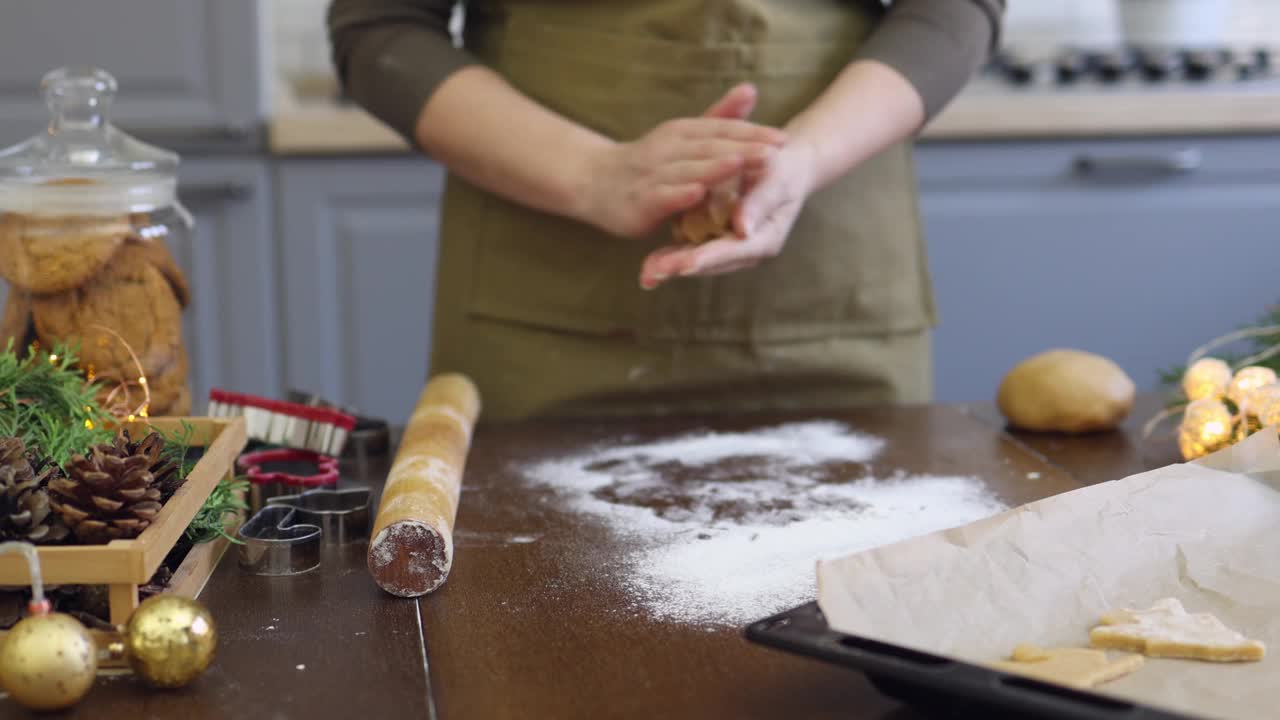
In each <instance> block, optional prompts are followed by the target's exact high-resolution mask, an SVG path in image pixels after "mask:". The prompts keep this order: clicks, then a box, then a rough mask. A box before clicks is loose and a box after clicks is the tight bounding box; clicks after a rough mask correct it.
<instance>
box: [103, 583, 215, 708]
mask: <svg viewBox="0 0 1280 720" xmlns="http://www.w3.org/2000/svg"><path fill="white" fill-rule="evenodd" d="M217 645H218V632H217V628H215V627H214V624H213V616H212V615H210V614H209V611H208V610H207V609H205V607H204V606H203V605H201V604H200V603H198V602H196V601H194V600H188V599H187V598H182V597H178V596H176V595H168V594H164V595H155V596H152V597H149V598H147V599H146V600H145V601H143V603H142V604H141V605H139V606H138V609H137V610H134V611H133V615H132V616H130V618H129V622H128V623H127V624H126V625H125V628H124V649H125V656H126V657H127V658H128V660H129V667H131V668H133V672H134V673H136V674H137V675H138V676H139V677H141V678H142V679H143V680H144V681H145V682H146V683H147V684H149V685H151V686H153V687H160V688H176V687H182V686H183V685H186V684H187V683H189V682H191V681H192V680H194V679H195V678H196V677H197V676H198V675H200V673H202V672H204V671H205V668H207V667H209V663H210V662H212V661H213V654H214V650H215V649H216V648H217Z"/></svg>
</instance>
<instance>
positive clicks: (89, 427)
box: [84, 418, 93, 430]
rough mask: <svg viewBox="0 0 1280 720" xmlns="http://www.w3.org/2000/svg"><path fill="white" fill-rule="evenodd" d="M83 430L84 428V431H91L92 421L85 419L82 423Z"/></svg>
mask: <svg viewBox="0 0 1280 720" xmlns="http://www.w3.org/2000/svg"><path fill="white" fill-rule="evenodd" d="M84 428H85V429H86V430H92V429H93V421H92V420H89V419H88V418H86V419H85V421H84Z"/></svg>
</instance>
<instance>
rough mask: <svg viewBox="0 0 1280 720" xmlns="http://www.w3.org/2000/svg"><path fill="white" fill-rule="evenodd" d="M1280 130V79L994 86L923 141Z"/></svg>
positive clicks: (343, 131) (310, 108) (292, 114)
mask: <svg viewBox="0 0 1280 720" xmlns="http://www.w3.org/2000/svg"><path fill="white" fill-rule="evenodd" d="M277 106H278V107H277V108H276V110H275V111H274V113H273V116H272V117H271V118H270V120H269V123H268V135H269V145H270V148H271V150H272V152H274V153H276V154H280V155H295V154H300V155H309V154H367V153H403V152H406V151H407V146H406V144H405V142H404V141H403V140H402V139H401V138H400V136H399V135H397V134H396V133H394V132H392V131H391V130H390V128H388V127H387V126H386V125H384V124H382V123H381V122H379V121H377V120H375V119H374V118H372V117H371V116H370V115H368V114H367V113H365V112H364V111H363V110H361V109H359V108H357V107H353V106H349V105H336V104H332V103H325V102H318V103H316V102H312V103H294V102H289V101H287V100H278V101H277ZM1274 132H1280V86H1276V85H1265V86H1258V87H1248V88H1234V87H1227V88H1202V89H1175V90H1169V91H1147V92H1141V91H1126V90H1114V91H1110V92H1105V91H1084V90H1082V91H1067V92H1052V91H1030V92H1015V91H996V90H990V89H986V88H976V89H973V90H970V91H966V92H965V93H962V94H961V95H960V97H958V98H956V100H955V101H953V102H952V103H951V104H950V105H949V106H948V107H947V108H946V109H945V110H943V112H942V113H941V114H939V116H938V117H937V118H935V119H934V121H933V122H932V123H930V125H929V126H928V127H927V128H925V130H924V131H923V133H922V134H921V139H922V140H924V141H926V142H927V141H934V140H1001V139H1018V138H1043V137H1121V136H1138V137H1143V136H1152V135H1223V134H1240V133H1274Z"/></svg>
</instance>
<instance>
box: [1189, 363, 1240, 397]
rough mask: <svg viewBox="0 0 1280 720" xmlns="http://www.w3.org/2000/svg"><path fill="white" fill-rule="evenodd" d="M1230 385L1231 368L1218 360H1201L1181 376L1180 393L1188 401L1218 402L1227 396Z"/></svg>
mask: <svg viewBox="0 0 1280 720" xmlns="http://www.w3.org/2000/svg"><path fill="white" fill-rule="evenodd" d="M1230 384H1231V366H1230V365H1228V364H1227V363H1225V362H1224V361H1222V360H1219V359H1218V358H1201V359H1199V360H1197V361H1195V362H1194V363H1192V365H1191V367H1189V368H1187V372H1186V373H1184V374H1183V376H1182V392H1184V393H1186V396H1187V400H1188V401H1195V400H1204V399H1205V398H1213V399H1214V400H1219V399H1221V398H1222V397H1223V396H1225V395H1226V394H1227V387H1228V386H1229V385H1230Z"/></svg>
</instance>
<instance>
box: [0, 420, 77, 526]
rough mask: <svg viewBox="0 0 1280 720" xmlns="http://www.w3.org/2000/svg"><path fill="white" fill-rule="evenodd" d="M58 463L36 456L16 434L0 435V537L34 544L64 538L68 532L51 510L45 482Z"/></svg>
mask: <svg viewBox="0 0 1280 720" xmlns="http://www.w3.org/2000/svg"><path fill="white" fill-rule="evenodd" d="M57 470H58V466H57V465H54V464H53V462H52V461H51V460H49V459H48V458H37V457H36V455H35V453H30V452H28V451H27V449H26V447H25V446H24V445H23V442H22V440H21V439H19V438H13V437H10V438H4V439H0V537H2V538H8V539H13V540H23V541H26V542H32V543H37V544H48V543H55V542H60V541H62V540H65V539H66V537H67V535H68V534H70V533H69V531H68V530H67V527H66V525H64V524H63V523H62V521H61V519H60V518H59V517H58V516H57V515H56V514H54V513H53V512H51V509H50V503H49V495H48V491H47V490H46V486H47V485H48V483H49V482H50V480H52V479H53V478H54V477H55V476H56V474H57Z"/></svg>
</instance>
